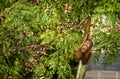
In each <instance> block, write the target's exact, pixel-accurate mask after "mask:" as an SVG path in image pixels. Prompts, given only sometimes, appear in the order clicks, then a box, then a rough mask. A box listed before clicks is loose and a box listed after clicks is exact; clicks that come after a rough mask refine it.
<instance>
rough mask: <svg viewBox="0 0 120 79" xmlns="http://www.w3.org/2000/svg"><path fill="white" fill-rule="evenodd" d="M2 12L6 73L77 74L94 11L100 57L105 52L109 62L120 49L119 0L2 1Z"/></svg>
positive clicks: (55, 78)
mask: <svg viewBox="0 0 120 79" xmlns="http://www.w3.org/2000/svg"><path fill="white" fill-rule="evenodd" d="M0 12H1V15H0V67H1V69H0V78H4V79H7V78H9V79H18V78H23V79H24V78H25V79H40V78H45V79H74V75H73V74H74V73H75V72H73V71H72V70H74V67H75V65H74V64H71V62H72V61H71V59H72V54H73V51H75V50H77V48H78V45H80V43H81V42H82V35H83V27H84V26H85V23H81V22H82V20H84V19H85V17H87V16H88V15H89V14H93V16H92V23H91V25H92V27H91V36H90V38H91V39H92V40H93V42H94V47H93V52H94V53H95V54H96V56H95V57H97V58H98V56H99V54H100V52H101V51H102V52H104V53H105V54H106V57H105V58H104V60H105V61H104V63H103V64H105V65H108V64H111V62H112V61H115V57H116V56H117V55H119V54H120V52H118V51H119V50H120V41H119V40H120V34H119V33H120V27H119V26H120V25H118V26H117V25H116V24H117V22H118V21H119V19H120V18H118V17H119V13H120V2H119V1H117V0H114V1H113V0H101V1H100V0H99V1H98V0H1V1H0ZM106 30H107V31H106ZM97 52H98V53H97ZM97 58H96V59H97Z"/></svg>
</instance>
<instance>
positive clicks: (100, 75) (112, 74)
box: [85, 71, 120, 79]
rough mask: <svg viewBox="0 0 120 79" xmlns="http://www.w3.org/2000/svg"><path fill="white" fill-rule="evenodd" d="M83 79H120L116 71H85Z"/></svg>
mask: <svg viewBox="0 0 120 79" xmlns="http://www.w3.org/2000/svg"><path fill="white" fill-rule="evenodd" d="M85 79H120V72H117V71H87V72H86V76H85Z"/></svg>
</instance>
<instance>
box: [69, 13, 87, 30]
mask: <svg viewBox="0 0 120 79" xmlns="http://www.w3.org/2000/svg"><path fill="white" fill-rule="evenodd" d="M88 17H89V15H88V16H87V17H85V18H84V19H83V20H82V21H81V22H79V23H78V24H77V25H75V26H74V27H72V28H71V29H70V31H71V32H75V31H76V30H77V29H79V28H80V26H81V25H83V23H84V22H85V21H86V20H87V18H88Z"/></svg>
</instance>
